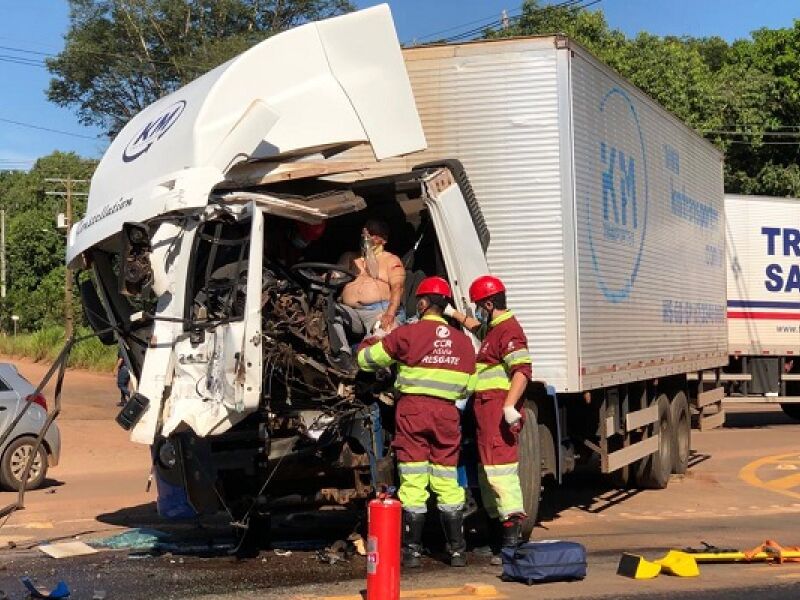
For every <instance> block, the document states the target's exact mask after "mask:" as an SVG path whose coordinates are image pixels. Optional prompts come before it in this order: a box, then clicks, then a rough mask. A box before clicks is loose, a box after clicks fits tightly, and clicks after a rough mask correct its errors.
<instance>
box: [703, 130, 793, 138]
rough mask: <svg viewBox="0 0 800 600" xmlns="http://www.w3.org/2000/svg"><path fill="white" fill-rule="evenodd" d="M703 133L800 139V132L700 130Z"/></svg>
mask: <svg viewBox="0 0 800 600" xmlns="http://www.w3.org/2000/svg"><path fill="white" fill-rule="evenodd" d="M699 131H700V132H701V133H705V134H713V135H737V136H769V137H791V138H796V137H800V131H797V132H792V131H772V130H765V131H736V130H727V129H700V130H699Z"/></svg>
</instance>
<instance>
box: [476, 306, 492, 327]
mask: <svg viewBox="0 0 800 600" xmlns="http://www.w3.org/2000/svg"><path fill="white" fill-rule="evenodd" d="M475 318H476V319H478V321H480V322H481V325H486V324H487V323H488V322H489V313H488V312H487V311H486V309H484V308H481V307H480V306H479V307H478V308H476V309H475Z"/></svg>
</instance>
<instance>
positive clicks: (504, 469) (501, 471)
mask: <svg viewBox="0 0 800 600" xmlns="http://www.w3.org/2000/svg"><path fill="white" fill-rule="evenodd" d="M483 468H484V469H485V470H486V476H487V477H502V476H504V475H516V474H517V471H518V470H519V463H508V464H506V465H483Z"/></svg>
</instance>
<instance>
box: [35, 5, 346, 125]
mask: <svg viewBox="0 0 800 600" xmlns="http://www.w3.org/2000/svg"><path fill="white" fill-rule="evenodd" d="M69 4H70V28H69V31H68V32H67V35H66V45H65V48H64V50H63V51H62V52H61V53H60V54H59V55H58V56H56V57H55V58H53V59H49V60H48V61H47V66H48V69H49V70H50V72H51V73H52V74H53V79H52V80H51V82H50V88H49V90H48V98H49V99H50V100H52V101H53V102H55V103H56V104H59V105H61V106H69V107H72V108H75V109H76V111H77V113H78V116H79V118H80V120H81V121H82V122H83V123H86V124H94V125H98V126H100V127H102V128H104V129H105V130H106V131H107V132H109V133H113V132H116V131H119V129H120V128H121V127H122V125H124V124H125V123H126V122H127V121H128V120H129V119H130V118H131V117H133V116H134V115H135V114H136V113H138V112H139V111H141V110H142V109H143V108H144V107H145V106H147V105H148V104H150V103H152V102H153V101H155V100H157V99H158V98H160V97H161V96H164V95H165V94H168V93H169V92H172V91H174V90H175V89H177V88H178V87H180V86H182V85H184V84H186V83H188V82H190V81H192V80H193V79H195V78H197V77H198V76H199V75H201V74H202V73H205V72H206V71H208V70H210V69H212V68H214V67H216V66H217V65H219V64H221V63H223V62H225V61H226V60H228V59H230V58H232V57H233V56H235V55H237V54H239V53H241V52H242V51H244V50H246V49H247V48H249V47H251V46H253V45H254V44H256V43H258V42H260V41H262V40H263V39H265V38H267V37H269V36H270V35H273V34H275V33H277V32H279V31H282V30H284V29H288V28H290V27H294V26H296V25H299V24H301V23H303V22H306V21H312V20H316V19H322V18H325V17H329V16H333V15H337V14H340V13H342V12H346V11H349V10H352V8H353V7H352V5H351V3H350V2H349V0H69Z"/></svg>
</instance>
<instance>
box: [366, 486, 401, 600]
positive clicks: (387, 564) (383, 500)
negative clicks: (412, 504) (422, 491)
mask: <svg viewBox="0 0 800 600" xmlns="http://www.w3.org/2000/svg"><path fill="white" fill-rule="evenodd" d="M402 514H403V504H402V503H401V502H400V501H399V500H396V499H394V498H392V497H390V496H389V495H388V494H379V495H378V497H377V498H375V499H374V500H372V501H370V503H369V504H368V505H367V524H368V533H367V600H398V599H399V598H400V530H401V522H402Z"/></svg>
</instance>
